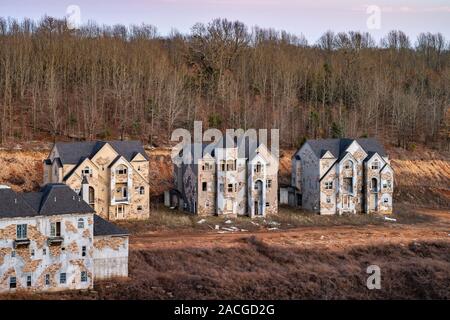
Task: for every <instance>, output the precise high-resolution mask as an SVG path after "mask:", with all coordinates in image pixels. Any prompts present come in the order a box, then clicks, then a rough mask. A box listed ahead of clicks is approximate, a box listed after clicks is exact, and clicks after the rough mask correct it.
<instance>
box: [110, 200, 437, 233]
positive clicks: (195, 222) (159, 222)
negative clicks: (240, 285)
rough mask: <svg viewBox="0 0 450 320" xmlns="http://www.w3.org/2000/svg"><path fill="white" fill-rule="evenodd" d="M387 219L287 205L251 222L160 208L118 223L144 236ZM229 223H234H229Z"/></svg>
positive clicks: (406, 216) (406, 212)
mask: <svg viewBox="0 0 450 320" xmlns="http://www.w3.org/2000/svg"><path fill="white" fill-rule="evenodd" d="M383 217H384V216H381V215H377V214H356V215H353V214H349V215H347V214H346V215H341V216H339V215H330V216H321V215H318V214H315V213H311V212H307V211H303V210H299V209H293V208H290V207H286V206H281V207H280V208H279V211H278V213H277V214H273V215H270V216H267V217H266V218H254V219H250V218H249V217H246V216H243V217H237V218H230V217H227V216H206V217H199V216H196V215H192V214H188V213H186V212H183V211H178V210H171V209H168V208H166V207H164V206H162V205H160V206H158V207H157V209H154V210H153V211H152V212H151V215H150V219H149V220H145V221H142V220H136V221H121V222H116V224H118V225H120V226H121V227H123V228H125V229H126V230H128V231H129V232H131V233H132V234H135V235H140V234H145V233H149V232H150V233H151V232H156V231H164V230H179V231H183V232H199V233H204V232H206V231H212V230H214V231H215V232H218V231H221V232H231V231H226V230H227V229H230V228H232V227H235V228H237V229H239V230H236V231H250V232H254V231H264V230H268V229H271V230H288V229H292V228H298V227H312V226H321V227H331V226H368V225H383V224H389V223H391V222H386V221H385V220H384V219H383ZM390 217H391V218H395V219H397V221H396V224H415V223H422V222H430V221H431V220H432V219H433V217H431V216H429V215H422V214H420V213H418V212H416V211H413V210H410V209H409V208H407V207H405V206H401V205H399V206H397V208H396V210H395V213H394V214H392V215H390ZM201 220H204V222H203V223H199V221H201ZM226 221H228V222H231V223H226ZM216 226H219V229H215V228H216ZM223 228H226V229H223Z"/></svg>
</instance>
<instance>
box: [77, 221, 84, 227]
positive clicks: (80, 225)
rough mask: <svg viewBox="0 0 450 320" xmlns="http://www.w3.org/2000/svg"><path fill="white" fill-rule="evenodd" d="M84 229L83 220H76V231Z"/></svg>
mask: <svg viewBox="0 0 450 320" xmlns="http://www.w3.org/2000/svg"><path fill="white" fill-rule="evenodd" d="M83 228H84V219H83V218H80V219H78V229H83Z"/></svg>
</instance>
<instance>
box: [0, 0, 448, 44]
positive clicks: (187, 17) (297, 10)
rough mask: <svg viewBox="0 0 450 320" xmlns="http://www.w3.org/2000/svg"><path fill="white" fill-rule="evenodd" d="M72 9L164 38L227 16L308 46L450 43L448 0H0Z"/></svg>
mask: <svg viewBox="0 0 450 320" xmlns="http://www.w3.org/2000/svg"><path fill="white" fill-rule="evenodd" d="M69 5H76V6H78V7H79V8H80V13H81V15H80V17H81V22H82V23H86V22H87V21H88V20H95V21H96V22H97V23H99V24H110V25H111V24H116V23H122V24H125V25H129V24H141V23H147V24H152V25H155V26H156V27H157V28H158V31H159V34H160V35H167V34H168V33H169V32H170V31H171V29H172V28H175V29H177V30H179V31H181V32H183V33H185V32H188V31H189V30H190V28H191V27H192V25H194V24H195V23H196V22H204V23H206V22H208V21H211V20H212V19H214V18H227V19H229V20H239V21H242V22H244V23H245V24H246V25H247V26H249V27H251V26H255V25H258V26H260V27H264V28H269V27H271V28H275V29H278V30H286V31H288V32H290V33H294V34H301V33H303V34H304V35H305V37H306V38H307V39H308V40H309V41H310V43H315V42H316V40H317V39H318V38H319V37H320V35H321V34H322V33H323V32H325V31H326V30H332V31H335V32H340V31H349V30H357V31H363V32H366V31H367V32H370V33H371V34H372V35H373V36H374V38H375V39H379V38H380V37H381V36H383V35H385V34H386V33H387V32H388V31H389V30H392V29H399V30H402V31H404V32H405V33H406V34H408V35H409V36H410V37H411V38H412V40H413V42H414V41H415V37H416V36H417V34H418V33H420V32H422V31H426V32H428V31H429V32H441V33H442V34H443V35H444V36H445V37H446V39H450V0H428V1H424V0H410V1H403V0H391V1H388V0H340V1H332V0H312V1H311V0H310V1H305V0H127V1H118V0H69V1H67V0H40V1H32V0H13V1H12V0H0V16H2V17H14V18H24V17H29V18H33V19H39V18H41V17H42V16H44V15H49V16H54V17H64V16H65V15H66V10H67V8H68V6H69ZM369 6H376V8H379V10H380V15H379V18H380V19H379V27H380V28H375V29H373V28H372V29H371V28H369V27H368V26H367V20H368V19H369V17H370V16H371V14H373V11H372V12H371V13H367V12H366V10H367V8H368V7H369ZM372 21H373V20H372ZM371 26H372V27H373V26H374V24H372V25H371Z"/></svg>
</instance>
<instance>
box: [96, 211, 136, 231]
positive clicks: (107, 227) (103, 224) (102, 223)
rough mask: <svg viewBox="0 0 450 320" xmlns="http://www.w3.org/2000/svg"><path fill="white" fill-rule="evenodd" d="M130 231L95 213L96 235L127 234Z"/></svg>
mask: <svg viewBox="0 0 450 320" xmlns="http://www.w3.org/2000/svg"><path fill="white" fill-rule="evenodd" d="M128 234H129V233H128V232H127V231H126V230H123V229H121V228H119V227H118V226H116V225H115V224H113V223H111V222H109V221H106V220H105V219H103V218H102V217H100V216H98V215H96V214H94V236H125V235H128Z"/></svg>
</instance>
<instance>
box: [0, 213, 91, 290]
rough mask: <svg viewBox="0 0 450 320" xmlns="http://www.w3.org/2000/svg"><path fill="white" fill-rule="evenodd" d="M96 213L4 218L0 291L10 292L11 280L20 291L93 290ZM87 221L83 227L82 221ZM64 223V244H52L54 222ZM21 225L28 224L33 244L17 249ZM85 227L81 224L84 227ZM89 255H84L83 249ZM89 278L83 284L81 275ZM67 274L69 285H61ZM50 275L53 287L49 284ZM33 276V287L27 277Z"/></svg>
mask: <svg viewBox="0 0 450 320" xmlns="http://www.w3.org/2000/svg"><path fill="white" fill-rule="evenodd" d="M92 217H93V216H92V214H73V215H61V216H51V217H32V218H14V219H0V292H7V291H10V288H9V282H10V277H16V283H17V286H16V289H11V290H17V289H23V290H29V291H58V290H67V289H89V288H92V287H93V280H94V279H93V278H94V277H93V271H94V263H93V262H94V260H93V256H92V250H89V249H90V248H91V247H92V241H93V239H92V237H91V236H88V237H85V236H83V235H84V234H86V231H87V233H88V234H89V235H92V234H93V224H92V223H91V224H89V221H92ZM79 219H83V228H78V220H79ZM57 221H58V222H61V236H62V237H63V241H62V242H61V243H55V244H50V243H49V242H48V239H49V236H50V223H51V222H57ZM17 224H27V236H28V239H29V240H30V243H29V244H22V245H17V246H14V241H15V239H16V226H17ZM80 227H81V225H80ZM83 247H86V251H85V252H86V255H85V256H82V248H83ZM82 271H85V272H86V273H87V275H88V279H87V281H86V282H82V281H81V272H82ZM61 273H66V283H65V284H64V283H60V274H61ZM46 275H48V277H49V284H46V281H45V280H46ZM28 276H31V286H28V285H27V277H28Z"/></svg>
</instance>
